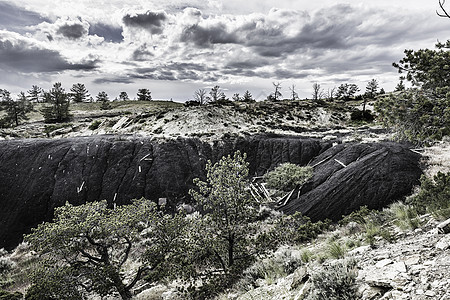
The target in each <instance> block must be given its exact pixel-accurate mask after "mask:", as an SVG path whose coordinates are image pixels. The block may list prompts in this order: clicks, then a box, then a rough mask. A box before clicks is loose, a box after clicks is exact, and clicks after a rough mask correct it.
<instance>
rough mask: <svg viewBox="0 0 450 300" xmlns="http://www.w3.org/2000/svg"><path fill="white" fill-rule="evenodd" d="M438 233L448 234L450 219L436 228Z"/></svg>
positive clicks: (449, 231)
mask: <svg viewBox="0 0 450 300" xmlns="http://www.w3.org/2000/svg"><path fill="white" fill-rule="evenodd" d="M437 228H438V230H439V232H440V233H443V234H447V233H450V219H448V220H446V221H444V222H442V223H440V224H439V225H438V226H437Z"/></svg>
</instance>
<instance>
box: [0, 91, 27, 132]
mask: <svg viewBox="0 0 450 300" xmlns="http://www.w3.org/2000/svg"><path fill="white" fill-rule="evenodd" d="M0 93H1V95H0V97H1V98H2V102H3V105H4V107H5V111H6V116H5V117H4V118H3V120H2V123H3V124H4V125H15V126H19V122H20V121H22V120H28V119H29V118H28V116H27V114H28V113H29V112H31V111H32V110H33V105H32V104H31V103H30V101H29V100H28V98H27V97H26V96H25V94H24V93H23V92H21V93H20V94H19V98H18V99H17V101H14V100H13V99H12V98H11V96H10V93H9V92H8V91H7V90H1V91H0Z"/></svg>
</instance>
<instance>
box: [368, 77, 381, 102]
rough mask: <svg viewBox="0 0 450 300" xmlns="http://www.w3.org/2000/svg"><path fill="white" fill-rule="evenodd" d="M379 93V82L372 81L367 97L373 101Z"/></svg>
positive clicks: (369, 83)
mask: <svg viewBox="0 0 450 300" xmlns="http://www.w3.org/2000/svg"><path fill="white" fill-rule="evenodd" d="M377 93H378V81H377V80H376V79H372V80H370V81H369V82H368V83H367V86H366V94H365V96H366V97H367V98H369V99H373V98H374V97H375V96H376V95H377Z"/></svg>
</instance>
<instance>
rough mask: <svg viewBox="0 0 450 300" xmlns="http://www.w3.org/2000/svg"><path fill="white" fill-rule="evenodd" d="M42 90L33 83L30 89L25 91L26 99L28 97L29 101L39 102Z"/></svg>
mask: <svg viewBox="0 0 450 300" xmlns="http://www.w3.org/2000/svg"><path fill="white" fill-rule="evenodd" d="M42 92H43V90H42V89H41V88H40V87H38V86H37V85H33V86H32V87H31V89H30V90H28V91H27V93H28V99H30V101H31V102H40V101H39V100H40V99H41V95H42Z"/></svg>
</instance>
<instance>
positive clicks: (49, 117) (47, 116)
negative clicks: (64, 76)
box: [42, 82, 71, 123]
mask: <svg viewBox="0 0 450 300" xmlns="http://www.w3.org/2000/svg"><path fill="white" fill-rule="evenodd" d="M44 95H45V99H46V100H45V102H47V103H49V104H50V105H49V106H46V107H44V108H43V109H42V114H43V115H44V120H45V122H46V123H60V122H65V121H67V120H69V119H70V117H71V115H70V113H69V105H70V104H69V99H68V95H67V93H66V92H65V91H64V89H63V88H62V87H61V83H60V82H57V83H55V84H54V85H53V88H52V89H51V91H50V92H48V93H45V94H44Z"/></svg>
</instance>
